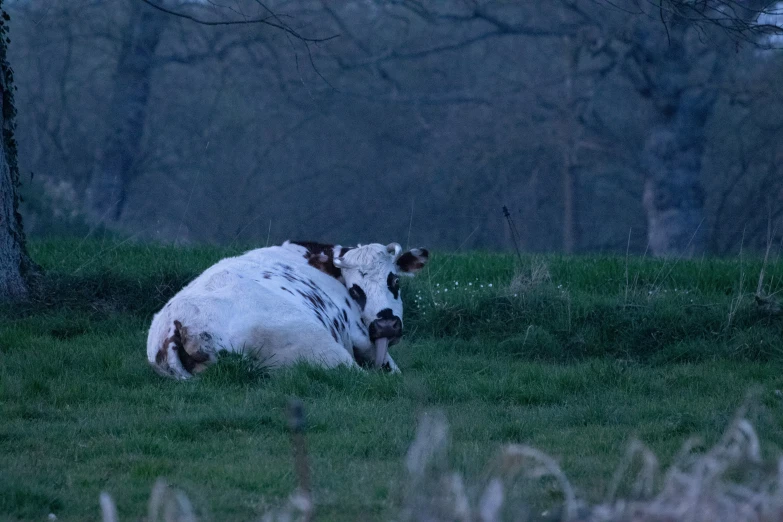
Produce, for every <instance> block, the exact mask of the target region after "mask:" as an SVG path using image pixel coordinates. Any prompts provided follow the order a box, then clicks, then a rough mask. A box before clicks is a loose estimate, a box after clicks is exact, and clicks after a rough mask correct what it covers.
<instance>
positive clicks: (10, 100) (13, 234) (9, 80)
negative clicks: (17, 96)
mask: <svg viewBox="0 0 783 522" xmlns="http://www.w3.org/2000/svg"><path fill="white" fill-rule="evenodd" d="M0 16H2V19H0V102H1V103H2V108H1V109H0V127H1V128H2V138H3V139H2V146H1V147H0V302H2V301H9V300H16V299H21V298H24V297H26V296H27V294H28V291H29V290H28V281H27V279H28V276H29V275H30V274H31V273H32V272H34V271H35V269H36V267H35V265H34V263H33V262H32V260H31V259H30V257H29V256H28V255H27V251H26V250H25V242H24V231H23V229H22V216H21V215H20V214H19V212H18V207H19V196H18V194H17V187H18V186H19V169H18V167H17V163H16V141H15V139H14V118H15V116H16V110H15V108H14V85H13V72H12V70H11V67H10V66H9V64H8V61H7V59H6V45H7V43H8V39H7V36H6V35H7V31H8V20H9V16H8V14H7V13H6V12H5V10H4V9H3V5H2V0H0Z"/></svg>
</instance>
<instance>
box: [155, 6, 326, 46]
mask: <svg viewBox="0 0 783 522" xmlns="http://www.w3.org/2000/svg"><path fill="white" fill-rule="evenodd" d="M141 1H142V2H144V3H145V4H147V5H149V6H150V7H152V8H154V9H157V10H158V11H161V12H163V13H166V14H169V15H172V16H177V17H179V18H184V19H186V20H190V21H191V22H195V23H197V24H201V25H210V26H215V25H251V24H262V25H268V26H270V27H274V28H275V29H279V30H281V31H283V32H285V33H287V34H289V35H291V36H293V37H294V38H296V39H297V40H300V41H302V42H305V43H320V42H327V41H329V40H333V39H335V38H337V37H338V36H340V35H339V34H333V35H331V36H327V37H325V38H309V37H307V36H302V35H301V34H299V33H298V32H297V31H295V30H294V29H292V28H291V27H290V26H288V25H286V24H282V23H280V17H279V15H276V14H274V13H272V14H270V15H269V16H266V17H264V18H252V19H245V20H223V21H218V20H202V19H200V18H196V17H195V16H192V15H189V14H187V13H178V12H176V11H172V10H171V9H167V8H165V7H163V6H161V5H158V4H156V3H154V2H151V1H150V0H141ZM271 20H277V22H273V21H271Z"/></svg>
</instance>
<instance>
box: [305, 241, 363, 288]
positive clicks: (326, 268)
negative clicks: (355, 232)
mask: <svg viewBox="0 0 783 522" xmlns="http://www.w3.org/2000/svg"><path fill="white" fill-rule="evenodd" d="M291 243H293V244H295V245H299V246H302V247H305V248H306V249H307V252H305V255H304V257H305V259H307V264H308V265H310V266H312V267H313V268H317V269H318V270H320V271H321V272H323V273H325V274H328V275H330V276H332V277H334V278H335V279H340V277H341V276H342V272H341V271H340V269H339V268H337V267H336V266H334V245H330V244H328V243H316V242H315V241H291ZM349 250H351V249H350V248H343V249H342V253H343V254H344V253H346V252H348V251H349Z"/></svg>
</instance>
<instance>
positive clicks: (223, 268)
mask: <svg viewBox="0 0 783 522" xmlns="http://www.w3.org/2000/svg"><path fill="white" fill-rule="evenodd" d="M428 260H429V252H428V251H427V250H426V249H423V248H414V249H411V250H410V251H407V252H405V253H403V252H402V247H401V246H400V245H399V244H397V243H391V244H389V245H381V244H377V243H375V244H369V245H363V246H362V245H359V246H357V247H348V248H344V247H341V246H340V245H330V244H325V243H315V242H307V241H286V242H285V243H283V244H282V245H279V246H271V247H266V248H259V249H255V250H250V251H249V252H246V253H245V254H243V255H240V256H237V257H231V258H226V259H223V260H221V261H219V262H218V263H216V264H215V265H213V266H211V267H210V268H208V269H207V270H206V271H204V272H203V273H202V274H201V275H199V276H198V277H197V278H196V279H194V280H193V281H191V282H190V283H189V284H188V285H187V286H185V288H183V289H182V290H181V291H180V292H179V293H177V294H176V295H175V296H174V297H172V298H171V299H170V300H169V301H168V303H166V305H165V306H164V307H163V308H162V309H161V310H160V311H159V312H158V313H157V314H155V316H154V317H153V319H152V325H151V326H150V330H149V335H148V336H147V359H148V360H149V363H150V364H151V365H152V367H153V369H155V370H156V371H157V372H158V373H160V374H163V375H166V376H170V377H174V378H177V379H189V378H191V377H193V376H194V375H195V374H197V373H199V372H201V371H203V370H204V369H206V368H207V367H208V366H209V365H211V364H212V363H214V362H216V361H217V358H218V353H219V352H221V351H223V350H225V351H227V352H238V353H242V354H245V355H247V356H250V357H253V358H255V359H256V360H258V361H260V362H261V363H262V364H263V365H264V366H266V367H269V368H280V367H285V366H290V365H293V364H295V363H297V362H305V363H309V364H314V365H318V366H323V367H326V368H333V367H337V366H341V365H344V366H349V367H354V368H359V367H374V368H382V369H384V370H386V371H390V372H399V367H398V366H397V365H396V364H395V362H394V360H393V359H392V358H391V356H390V355H389V353H388V347H389V346H390V345H393V344H395V343H396V342H398V341H399V340H400V338H401V336H402V325H403V323H402V298H401V296H400V278H399V276H400V275H414V274H415V273H416V272H418V271H419V270H421V269H422V268H423V267H424V266H425V265H426V263H427V261H428Z"/></svg>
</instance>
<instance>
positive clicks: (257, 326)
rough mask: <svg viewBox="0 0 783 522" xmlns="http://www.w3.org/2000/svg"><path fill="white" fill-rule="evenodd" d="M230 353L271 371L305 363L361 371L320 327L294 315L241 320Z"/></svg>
mask: <svg viewBox="0 0 783 522" xmlns="http://www.w3.org/2000/svg"><path fill="white" fill-rule="evenodd" d="M230 331H231V336H230V345H231V347H227V349H228V350H229V351H236V352H241V353H244V354H245V355H246V356H249V357H254V358H255V359H257V360H258V361H259V362H260V363H261V364H262V365H263V366H267V367H269V368H270V369H273V368H281V367H285V366H292V365H294V364H297V363H299V362H306V363H309V364H314V365H317V366H322V367H325V368H334V367H336V366H349V367H358V366H357V364H356V361H354V358H353V354H352V353H350V352H348V350H346V349H345V347H344V346H343V345H342V344H341V343H338V342H337V341H335V340H334V339H333V338H332V337H331V335H329V332H327V331H325V330H324V328H323V326H322V325H320V324H307V323H306V322H304V321H303V320H302V319H301V316H300V317H297V316H296V315H294V314H293V313H291V314H288V315H286V314H284V313H278V314H277V316H274V315H272V314H269V315H267V316H264V317H239V318H237V319H236V320H235V321H234V322H233V323H232V324H231V328H230Z"/></svg>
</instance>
